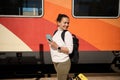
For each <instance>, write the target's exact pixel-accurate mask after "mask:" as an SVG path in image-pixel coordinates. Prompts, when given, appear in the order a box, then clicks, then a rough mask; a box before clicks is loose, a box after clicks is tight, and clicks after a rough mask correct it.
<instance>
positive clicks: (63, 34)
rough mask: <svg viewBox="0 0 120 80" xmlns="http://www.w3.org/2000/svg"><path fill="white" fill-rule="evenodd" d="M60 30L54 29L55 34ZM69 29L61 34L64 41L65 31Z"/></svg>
mask: <svg viewBox="0 0 120 80" xmlns="http://www.w3.org/2000/svg"><path fill="white" fill-rule="evenodd" d="M57 31H58V30H55V31H54V33H53V35H55V33H56V32H57ZM66 31H67V30H64V31H63V32H62V34H61V38H62V40H63V41H64V37H65V32H66Z"/></svg>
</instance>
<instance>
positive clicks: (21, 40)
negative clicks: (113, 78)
mask: <svg viewBox="0 0 120 80" xmlns="http://www.w3.org/2000/svg"><path fill="white" fill-rule="evenodd" d="M119 3H120V2H119V0H8V1H4V0H1V2H0V4H1V5H0V55H1V56H0V57H1V58H6V57H16V53H18V55H17V56H19V53H22V54H20V55H21V56H25V57H30V56H35V57H36V58H37V59H39V58H40V55H39V53H40V52H43V55H44V63H45V64H51V63H52V62H51V58H50V49H49V45H48V43H47V40H46V37H45V36H46V34H51V35H53V32H54V31H55V30H56V29H57V25H56V18H57V16H58V14H66V15H68V16H69V18H70V24H69V25H70V26H69V28H68V30H69V31H70V32H71V33H73V34H75V35H76V36H77V38H78V39H79V57H80V59H79V64H80V63H86V64H88V63H112V61H113V59H114V58H115V56H114V55H113V53H112V52H113V51H120V17H119V11H120V6H119V5H120V4H119ZM41 46H42V47H41ZM41 48H42V51H41Z"/></svg>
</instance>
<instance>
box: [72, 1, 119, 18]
mask: <svg viewBox="0 0 120 80" xmlns="http://www.w3.org/2000/svg"><path fill="white" fill-rule="evenodd" d="M72 14H73V16H74V17H76V18H117V17H118V16H119V0H73V4H72Z"/></svg>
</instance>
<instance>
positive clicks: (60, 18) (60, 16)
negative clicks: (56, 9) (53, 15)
mask: <svg viewBox="0 0 120 80" xmlns="http://www.w3.org/2000/svg"><path fill="white" fill-rule="evenodd" d="M63 17H67V18H69V17H68V16H67V15H66V14H58V17H57V20H56V21H57V22H61V20H62V18H63Z"/></svg>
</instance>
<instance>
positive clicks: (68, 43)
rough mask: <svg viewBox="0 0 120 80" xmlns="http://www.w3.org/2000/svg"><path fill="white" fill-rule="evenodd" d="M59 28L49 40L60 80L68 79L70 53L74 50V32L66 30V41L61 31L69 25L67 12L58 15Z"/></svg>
mask: <svg viewBox="0 0 120 80" xmlns="http://www.w3.org/2000/svg"><path fill="white" fill-rule="evenodd" d="M56 21H57V26H58V30H57V32H56V33H55V34H54V35H53V37H52V41H49V40H48V42H49V44H50V51H51V57H52V61H53V64H54V67H55V70H56V72H57V78H58V80H67V76H68V73H69V70H70V67H71V62H70V58H69V54H70V53H71V52H72V50H73V39H72V34H71V33H70V32H69V31H66V32H65V38H64V41H63V40H62V38H61V33H62V32H63V31H64V30H67V29H68V27H69V17H68V16H67V15H65V14H59V15H58V17H57V20H56Z"/></svg>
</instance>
